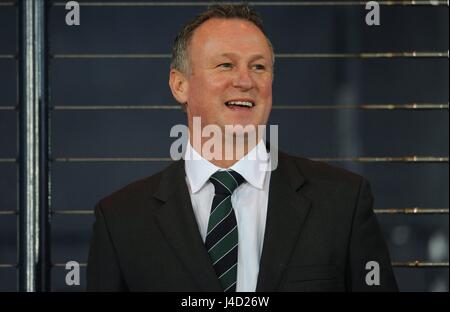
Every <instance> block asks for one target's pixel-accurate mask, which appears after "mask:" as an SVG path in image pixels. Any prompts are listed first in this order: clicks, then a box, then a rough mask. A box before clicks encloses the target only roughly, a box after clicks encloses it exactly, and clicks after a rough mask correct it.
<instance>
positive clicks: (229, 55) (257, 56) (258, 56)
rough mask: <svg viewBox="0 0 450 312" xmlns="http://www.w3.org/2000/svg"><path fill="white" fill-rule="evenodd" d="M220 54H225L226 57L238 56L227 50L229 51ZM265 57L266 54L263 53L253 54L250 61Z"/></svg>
mask: <svg viewBox="0 0 450 312" xmlns="http://www.w3.org/2000/svg"><path fill="white" fill-rule="evenodd" d="M220 56H225V57H229V58H232V57H237V56H238V55H237V54H236V53H233V52H227V53H222V54H221V55H220ZM264 58H265V57H264V55H262V54H255V55H253V56H252V57H251V58H250V62H254V61H256V60H259V59H264Z"/></svg>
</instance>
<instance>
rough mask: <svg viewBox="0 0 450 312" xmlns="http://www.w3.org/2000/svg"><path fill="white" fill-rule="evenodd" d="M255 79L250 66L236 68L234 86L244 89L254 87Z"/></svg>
mask: <svg viewBox="0 0 450 312" xmlns="http://www.w3.org/2000/svg"><path fill="white" fill-rule="evenodd" d="M253 86H254V81H253V79H252V77H251V75H250V69H248V68H240V69H238V70H236V72H235V76H234V79H233V87H235V88H239V89H242V90H244V91H245V90H249V89H251V88H253Z"/></svg>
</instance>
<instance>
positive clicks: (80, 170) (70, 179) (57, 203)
mask: <svg viewBox="0 0 450 312" xmlns="http://www.w3.org/2000/svg"><path fill="white" fill-rule="evenodd" d="M167 165H168V162H164V161H161V162H159V161H152V162H136V163H132V162H112V163H95V162H94V163H64V162H62V163H55V164H53V165H52V171H51V172H52V175H51V179H52V185H53V198H52V209H54V210H79V209H82V210H92V209H94V206H95V205H96V204H97V203H98V201H99V200H100V199H102V198H104V197H106V196H107V195H110V194H111V193H113V192H115V191H117V190H119V189H120V188H122V187H124V186H125V185H127V184H129V183H131V182H134V181H136V180H140V179H143V178H146V177H148V176H150V175H153V174H155V173H156V172H158V171H160V170H162V169H163V168H165V167H166V166H167Z"/></svg>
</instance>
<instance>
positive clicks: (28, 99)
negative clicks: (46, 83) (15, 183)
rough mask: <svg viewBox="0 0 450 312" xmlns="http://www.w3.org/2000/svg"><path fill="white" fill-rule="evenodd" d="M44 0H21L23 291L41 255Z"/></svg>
mask: <svg viewBox="0 0 450 312" xmlns="http://www.w3.org/2000/svg"><path fill="white" fill-rule="evenodd" d="M42 7H43V0H23V1H21V2H20V8H19V10H20V11H19V12H20V14H19V18H20V60H19V68H20V73H19V75H20V84H19V90H20V96H19V103H20V104H19V105H20V108H21V110H20V129H21V131H20V161H21V164H20V165H21V166H20V177H19V179H20V190H19V194H20V201H19V202H20V237H19V241H20V244H19V249H20V259H19V263H20V268H19V285H20V290H21V291H27V292H32V291H36V267H37V262H38V257H39V101H40V97H41V95H42V94H41V85H42V81H41V71H42V62H41V53H42V49H41V47H42V42H41V39H42V29H41V23H40V21H41V19H42Z"/></svg>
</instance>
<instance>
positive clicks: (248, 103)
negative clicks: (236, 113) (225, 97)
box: [226, 101, 253, 107]
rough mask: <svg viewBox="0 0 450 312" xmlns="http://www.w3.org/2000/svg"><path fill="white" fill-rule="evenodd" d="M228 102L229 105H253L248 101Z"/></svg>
mask: <svg viewBox="0 0 450 312" xmlns="http://www.w3.org/2000/svg"><path fill="white" fill-rule="evenodd" d="M226 104H227V105H237V106H244V107H253V103H252V102H247V101H229V102H227V103H226Z"/></svg>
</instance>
